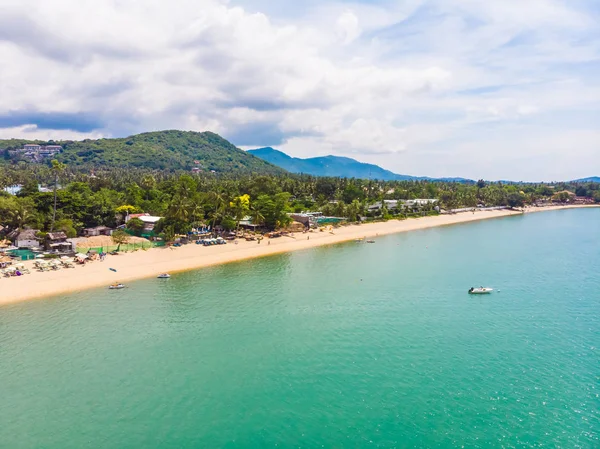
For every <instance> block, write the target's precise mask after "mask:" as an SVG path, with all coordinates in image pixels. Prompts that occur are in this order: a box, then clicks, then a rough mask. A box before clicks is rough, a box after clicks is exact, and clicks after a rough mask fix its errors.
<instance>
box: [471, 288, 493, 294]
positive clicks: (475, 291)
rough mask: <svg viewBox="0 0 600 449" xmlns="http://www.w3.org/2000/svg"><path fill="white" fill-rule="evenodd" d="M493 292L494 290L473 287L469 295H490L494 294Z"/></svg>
mask: <svg viewBox="0 0 600 449" xmlns="http://www.w3.org/2000/svg"><path fill="white" fill-rule="evenodd" d="M493 291H494V289H493V288H488V287H479V288H475V287H471V288H470V289H469V295H487V294H488V293H492V292H493Z"/></svg>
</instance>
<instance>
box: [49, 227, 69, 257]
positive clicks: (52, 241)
mask: <svg viewBox="0 0 600 449" xmlns="http://www.w3.org/2000/svg"><path fill="white" fill-rule="evenodd" d="M72 248H73V245H72V244H71V242H68V241H67V234H65V233H64V232H63V231H57V232H49V233H48V234H46V249H47V250H48V251H55V252H68V251H71V250H72Z"/></svg>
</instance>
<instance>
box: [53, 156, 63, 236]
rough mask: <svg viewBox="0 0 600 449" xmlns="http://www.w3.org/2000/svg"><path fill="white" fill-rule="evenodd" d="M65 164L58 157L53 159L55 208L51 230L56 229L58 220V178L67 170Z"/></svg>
mask: <svg viewBox="0 0 600 449" xmlns="http://www.w3.org/2000/svg"><path fill="white" fill-rule="evenodd" d="M65 168H66V166H65V164H63V163H61V162H58V161H57V160H56V159H53V160H52V172H53V173H54V209H53V211H52V224H51V225H50V232H52V231H53V230H54V223H55V222H56V189H57V188H58V178H59V176H60V174H61V173H62V172H64V171H65Z"/></svg>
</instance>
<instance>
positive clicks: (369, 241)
mask: <svg viewBox="0 0 600 449" xmlns="http://www.w3.org/2000/svg"><path fill="white" fill-rule="evenodd" d="M367 243H375V240H367Z"/></svg>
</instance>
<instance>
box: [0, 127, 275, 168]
mask: <svg viewBox="0 0 600 449" xmlns="http://www.w3.org/2000/svg"><path fill="white" fill-rule="evenodd" d="M24 143H38V144H46V143H48V142H40V141H26V140H21V139H11V140H0V149H7V148H20V147H22V145H23V144H24ZM49 143H51V144H56V145H62V147H63V149H64V150H63V152H62V153H61V154H59V155H57V156H56V159H58V160H59V161H61V162H64V163H66V164H68V165H69V166H71V167H98V168H100V167H107V168H110V167H120V168H123V167H130V168H148V169H157V170H191V169H192V168H194V167H197V168H200V169H201V170H202V171H211V170H214V171H215V172H217V173H232V174H242V173H253V172H256V173H262V174H278V173H285V171H284V170H283V169H281V168H279V167H276V166H275V165H272V164H270V163H268V162H265V161H263V160H262V159H260V158H258V157H255V156H253V155H251V154H249V153H247V152H245V151H243V150H240V149H239V148H237V147H235V146H234V145H233V144H232V143H230V142H228V141H227V140H225V139H223V138H222V137H221V136H219V135H217V134H214V133H211V132H202V133H199V132H192V131H157V132H149V133H143V134H137V135H134V136H130V137H126V138H118V139H98V140H91V139H86V140H83V141H54V142H49ZM7 160H8V161H9V160H10V159H9V158H8V156H6V157H5V158H4V161H5V162H6V161H7ZM196 161H197V163H196Z"/></svg>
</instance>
